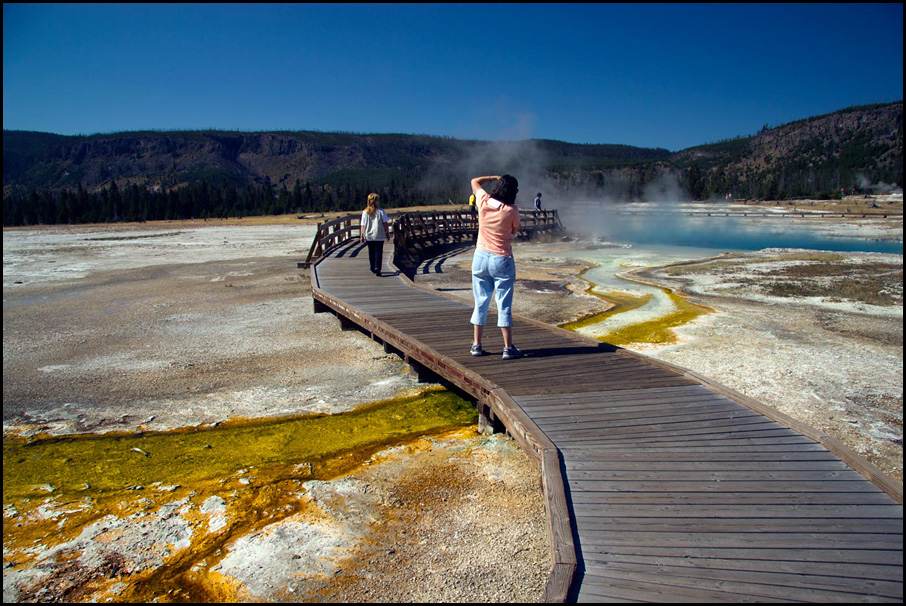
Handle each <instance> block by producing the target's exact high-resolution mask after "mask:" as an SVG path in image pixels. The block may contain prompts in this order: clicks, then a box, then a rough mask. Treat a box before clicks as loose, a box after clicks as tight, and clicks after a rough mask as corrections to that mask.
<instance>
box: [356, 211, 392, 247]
mask: <svg viewBox="0 0 906 606" xmlns="http://www.w3.org/2000/svg"><path fill="white" fill-rule="evenodd" d="M384 223H390V217H388V216H387V213H386V212H384V209H383V208H379V209H377V212H375V213H374V214H373V215H369V214H368V211H366V210H363V211H362V236H364V237H365V240H368V241H371V242H383V241H384V240H386V239H387V232H385V231H384Z"/></svg>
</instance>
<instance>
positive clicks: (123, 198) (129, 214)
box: [3, 180, 425, 227]
mask: <svg viewBox="0 0 906 606" xmlns="http://www.w3.org/2000/svg"><path fill="white" fill-rule="evenodd" d="M371 192H377V193H379V194H381V199H382V202H381V204H382V206H384V207H385V208H398V207H402V206H415V205H418V204H424V203H425V199H424V197H419V196H418V195H417V194H416V193H415V192H414V191H413V190H412V189H411V188H408V187H405V186H404V185H403V184H402V183H399V182H395V181H391V183H389V184H387V185H384V186H380V187H375V188H370V187H368V186H367V185H366V186H364V187H359V186H356V185H350V184H346V185H339V186H331V185H329V184H312V183H309V182H305V183H302V182H301V181H299V180H297V181H296V183H295V185H294V186H293V187H292V189H287V188H286V187H285V186H281V187H280V188H275V187H273V186H272V185H271V184H269V183H265V184H263V185H259V186H247V187H245V188H240V187H235V186H232V185H226V184H224V185H219V186H218V185H213V184H209V183H207V182H206V181H204V180H202V181H200V182H198V183H193V184H189V185H187V186H184V187H181V188H178V189H171V190H169V191H162V190H160V189H159V188H155V189H153V190H152V189H151V188H148V187H145V186H139V185H138V184H134V183H133V184H130V185H125V186H123V187H122V188H120V187H118V186H117V184H116V182H115V181H112V182H111V183H110V184H109V185H108V186H106V187H103V188H101V189H100V190H99V191H97V192H88V191H87V190H86V189H85V188H83V187H82V186H81V185H79V187H78V188H77V189H76V190H71V189H68V188H61V189H59V190H57V191H49V190H34V191H32V192H31V193H30V194H29V195H27V196H17V195H10V196H8V197H5V198H4V199H3V226H4V227H14V226H29V225H54V224H76V223H118V222H122V221H126V222H134V221H138V222H141V221H156V220H181V219H209V218H210V219H213V218H227V217H247V216H257V215H282V214H288V213H318V212H331V211H349V210H353V209H360V208H364V206H365V199H366V197H367V195H368V194H369V193H371Z"/></svg>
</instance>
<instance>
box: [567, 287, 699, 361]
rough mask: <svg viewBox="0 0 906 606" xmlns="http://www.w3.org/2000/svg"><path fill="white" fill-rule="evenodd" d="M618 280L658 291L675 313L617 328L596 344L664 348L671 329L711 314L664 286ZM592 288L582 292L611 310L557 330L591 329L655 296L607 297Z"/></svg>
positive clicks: (673, 336) (671, 339) (672, 335)
mask: <svg viewBox="0 0 906 606" xmlns="http://www.w3.org/2000/svg"><path fill="white" fill-rule="evenodd" d="M584 273H585V272H582V274H580V277H581V276H582V275H583V274H584ZM620 277H622V278H623V279H624V280H629V281H631V282H638V283H640V284H646V285H647V286H651V287H653V288H658V289H660V290H661V291H662V292H663V293H664V294H666V295H667V296H668V297H669V298H670V300H671V301H672V302H673V304H674V305H675V306H676V311H674V312H672V313H669V314H667V315H665V316H662V317H660V318H655V319H653V320H649V321H646V322H639V323H636V324H631V325H629V326H624V327H623V328H619V329H617V330H614V331H612V332H609V333H607V334H605V335H601V336H598V337H597V339H598V340H599V341H604V342H607V343H610V344H611V345H616V346H618V347H623V346H626V345H629V344H632V343H650V344H655V345H667V344H670V343H675V342H676V333H674V332H673V330H672V329H673V328H676V327H678V326H682V325H684V324H687V323H689V322H691V321H693V320H695V318H697V317H698V316H700V315H702V314H705V313H709V312H711V311H714V310H713V309H711V308H710V307H706V306H704V305H699V304H697V303H692V302H691V301H688V300H687V299H685V298H683V297H681V296H680V295H678V294H676V293H675V292H673V291H672V290H670V289H669V288H665V287H663V286H659V285H657V284H652V283H649V282H644V281H642V280H637V279H634V278H629V277H626V276H620ZM594 288H595V285H594V284H592V285H591V286H589V287H588V288H587V289H586V290H585V292H586V293H588V294H590V295H594V296H596V297H598V298H600V299H603V300H605V301H607V302H608V303H610V304H612V305H613V307H612V308H610V309H608V310H607V311H604V312H601V313H597V314H593V315H590V316H587V317H585V318H579V319H578V320H574V321H572V322H564V323H563V324H559V327H560V328H565V329H566V330H572V331H576V330H578V329H580V328H585V327H587V326H593V325H595V324H598V323H599V322H603V321H604V320H607V319H608V318H610V317H613V316H615V315H617V314H621V313H625V312H627V311H632V310H634V309H638V308H640V307H643V306H644V305H646V304H647V303H648V302H649V301H650V300H651V299H652V297H653V296H654V295H652V294H644V295H633V294H630V293H627V292H620V291H609V292H607V293H606V294H600V293H597V292H595V291H594Z"/></svg>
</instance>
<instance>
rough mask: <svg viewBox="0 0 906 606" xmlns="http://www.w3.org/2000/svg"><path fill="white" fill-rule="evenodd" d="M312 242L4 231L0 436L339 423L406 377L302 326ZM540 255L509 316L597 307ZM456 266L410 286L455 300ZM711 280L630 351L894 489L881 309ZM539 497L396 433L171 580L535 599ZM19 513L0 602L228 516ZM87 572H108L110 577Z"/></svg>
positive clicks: (496, 467)
mask: <svg viewBox="0 0 906 606" xmlns="http://www.w3.org/2000/svg"><path fill="white" fill-rule="evenodd" d="M312 233H313V227H311V226H298V225H271V226H245V227H228V226H219V225H213V226H212V225H207V226H204V225H200V224H198V223H196V224H189V223H178V224H171V225H166V226H161V225H146V226H140V227H135V226H132V227H125V226H113V227H106V226H105V227H97V228H47V229H37V230H12V231H5V232H4V289H3V290H4V337H3V339H4V343H3V345H4V346H3V381H4V384H3V395H4V433H5V435H7V434H9V433H20V434H21V433H24V434H30V433H37V432H50V433H60V434H65V433H73V432H98V431H109V430H133V429H136V428H138V427H144V428H145V429H147V430H155V429H160V430H163V429H167V428H171V427H182V426H187V425H207V424H212V423H216V422H218V421H222V420H224V419H226V418H230V417H237V416H238V417H261V416H278V415H284V414H294V413H301V412H339V411H344V410H349V409H351V408H354V407H355V406H357V405H359V404H363V403H367V402H370V401H374V400H377V399H381V398H387V397H392V396H397V395H401V394H405V393H413V392H415V391H417V390H418V389H420V388H421V387H423V386H419V385H418V384H416V383H414V382H413V380H412V379H411V378H410V377H409V376H408V374H407V372H406V370H407V369H406V368H405V366H404V364H403V363H402V362H401V361H400V360H399V359H398V358H396V357H394V356H391V355H387V354H385V353H384V352H383V351H382V349H381V348H380V347H379V346H378V345H376V344H375V343H373V342H372V341H370V340H369V339H367V338H366V337H364V336H363V335H361V334H360V333H358V332H355V331H350V332H343V331H340V330H339V328H338V325H337V321H336V319H335V318H334V317H333V316H330V315H329V314H318V315H315V314H313V313H312V305H311V299H310V295H309V291H308V276H307V273H306V272H303V271H302V270H298V269H296V267H295V263H296V261H297V260H299V259H301V258H302V257H303V255H304V252H305V251H307V248H308V244H309V241H310V238H311V235H312ZM554 248H556V249H557V250H558V251H559V250H560V248H562V245H561V244H559V243H548V244H530V245H528V244H520V245H518V247H517V250H516V254H517V258H519V259H520V263H519V264H518V265H519V271H520V276H519V277H520V280H519V284H518V286H517V294H516V312H517V313H521V314H523V315H527V316H531V317H536V318H538V319H540V320H542V321H546V322H550V323H557V322H562V321H565V320H568V319H571V318H573V317H576V316H581V315H584V314H586V313H590V312H594V311H601V310H604V309H606V307H607V305H606V303H604V302H602V301H601V300H600V299H598V298H596V297H592V296H589V295H585V294H583V291H584V288H585V286H586V284H585V283H584V282H583V280H581V279H579V278H577V277H576V274H577V273H578V271H579V270H581V268H582V267H584V266H585V265H587V262H586V261H584V260H583V259H582V255H581V252H580V251H578V250H577V251H576V254H575V255H574V256H569V257H568V258H566V259H564V258H563V255H561V254H560V253H559V252H558V254H556V255H553V254H548V253H551V252H552V251H553V250H554ZM468 258H469V255H468V253H464V254H462V255H460V256H453V257H451V258H448V259H445V260H444V262H443V263H442V264H441V266H440V270H441V271H440V272H439V273H438V272H437V264H434V266H433V267H432V268H429V271H428V273H421V274H420V275H419V276H418V277H417V278H416V279H417V281H421V282H422V283H424V284H429V285H433V286H435V287H438V288H443V289H445V290H446V291H447V292H452V293H454V294H460V295H463V296H466V297H468V296H469V287H468V284H469V279H468V273H467V267H468ZM899 259H900V263H902V257H899ZM662 278H663V279H664V280H668V279H669V278H668V277H667V276H662ZM711 279H712V278H711V277H708V276H700V275H699V276H697V277H695V279H694V282H690V281H689V280H686V281H684V282H683V284H682V285H683V286H684V287H685V288H686V289H687V290H690V291H692V292H693V293H694V294H695V296H696V297H697V298H700V299H701V300H702V301H703V302H705V303H708V304H711V305H712V306H714V307H716V308H717V309H718V312H717V313H715V314H709V315H707V316H704V317H702V318H701V319H700V320H698V321H697V322H695V324H693V325H691V326H688V327H686V328H684V329H682V330H681V335H682V338H681V341H680V342H679V343H678V344H676V345H673V346H670V347H666V348H661V349H659V350H646V351H645V353H647V354H649V355H654V356H657V357H660V358H662V359H664V360H667V361H670V362H672V363H675V364H679V365H681V366H684V367H687V368H690V369H692V370H696V371H698V372H701V373H702V374H704V375H707V376H709V377H711V378H713V379H715V380H717V381H718V382H721V383H723V384H725V385H727V386H729V387H732V388H734V389H737V390H739V391H742V392H744V393H747V394H748V395H750V396H752V397H754V398H756V399H759V400H761V401H763V402H765V403H767V404H769V405H772V406H774V407H776V408H779V409H780V410H781V411H783V412H786V413H787V414H790V415H791V416H794V417H796V418H800V419H802V420H804V421H806V422H808V423H810V424H812V425H814V426H816V427H818V428H819V429H822V430H824V431H826V432H828V433H830V434H832V435H838V436H839V437H840V438H841V439H843V440H844V441H845V442H846V443H847V444H849V445H850V446H851V447H852V448H854V449H855V450H857V451H858V452H861V453H863V454H864V455H866V456H867V457H868V458H869V459H871V460H872V461H873V462H874V463H875V464H877V465H878V466H879V467H881V468H882V469H884V470H885V471H886V472H888V473H890V474H892V475H894V476H897V477H899V478H902V302H900V304H899V306H898V308H896V307H895V308H894V309H893V310H890V309H876V308H873V307H871V306H868V307H866V306H861V307H859V306H858V305H848V306H847V305H836V304H835V305H829V304H827V303H822V302H820V301H790V300H784V301H782V305H781V304H778V302H777V301H771V300H769V299H764V298H761V297H756V298H752V297H746V296H738V295H735V296H729V295H727V294H726V293H715V292H714V291H713V286H712V285H711V284H710V280H711ZM900 289H902V286H900ZM901 295H902V292H901V290H900V296H901ZM465 332H466V334H465V336H464V340H465V341H468V332H469V331H468V327H466V331H465ZM517 339H518V337H517ZM517 342H518V341H517ZM740 343H743V344H745V346H744V347H741V346H740ZM753 352H757V355H753ZM164 494H166V493H164ZM540 497H541V490H540V485H539V481H538V475H537V472H536V470H535V469H534V468H533V467H532V465H531V463H530V462H529V460H528V457H527V456H526V455H525V454H524V453H521V452H520V451H519V449H518V448H516V447H515V446H514V445H513V443H512V441H511V440H509V439H508V438H506V437H505V436H493V437H491V438H487V437H483V436H478V435H475V434H474V433H469V431H467V432H465V433H463V432H459V433H457V434H455V435H449V436H440V437H438V438H434V439H432V440H419V441H417V442H415V443H413V444H410V445H409V446H407V447H406V448H404V449H399V450H395V449H390V450H388V451H386V452H384V453H382V454H381V455H378V456H375V457H373V460H371V461H369V464H367V465H363V466H362V467H360V468H358V469H357V470H356V471H354V472H352V473H351V474H349V475H347V476H345V477H343V478H340V479H337V480H335V481H332V482H327V483H314V484H309V485H306V486H304V487H303V488H301V489H300V490H299V493H298V499H299V502H300V503H303V504H304V507H302V506H300V511H299V513H296V514H293V515H291V516H288V517H283V518H281V519H280V520H279V521H275V522H274V523H272V524H264V525H262V526H260V527H258V528H256V529H255V530H254V531H250V532H248V533H246V534H241V533H240V534H238V535H237V536H232V537H230V538H229V540H225V542H224V548H223V549H222V550H221V551H220V552H218V555H217V556H216V557H214V556H208V557H207V558H206V559H205V560H203V561H197V562H194V565H193V566H191V571H192V572H193V574H194V575H195V577H196V578H197V580H198V582H199V583H200V584H201V585H203V587H204V591H205V592H206V593H204V594H203V595H204V596H206V597H208V598H212V599H221V600H229V599H243V600H259V599H264V600H312V599H320V600H324V601H334V600H348V601H365V600H376V601H395V600H402V601H410V600H413V601H429V600H430V601H465V600H468V601H502V600H506V601H530V600H536V599H537V598H538V597H539V596H540V594H541V590H542V589H543V585H544V580H545V578H546V574H547V567H548V565H549V564H548V554H547V545H546V541H547V537H546V532H545V530H544V515H543V507H541V506H540V503H541V498H540ZM34 500H35V501H39V500H40V506H38V507H34V503H32V504H31V508H30V509H29V513H28V515H25V514H21V513H20V512H18V511H17V509H16V507H15V506H14V505H12V504H7V503H4V599H5V601H6V600H12V601H15V600H20V601H22V600H30V599H70V600H92V599H105V598H106V597H116V596H118V595H122V594H123V592H124V591H125V589H126V587H127V585H128V583H129V581H130V579H131V578H133V577H131V576H130V574H132V573H136V572H139V573H140V572H141V571H142V570H148V569H154V568H155V567H165V566H166V565H167V564H168V563H170V562H173V561H174V560H175V559H177V558H180V557H183V556H185V555H186V554H189V553H191V552H192V550H193V548H194V546H195V545H197V544H198V542H199V541H202V540H208V539H210V537H212V536H216V535H217V533H219V532H223V528H225V527H226V526H227V525H228V523H229V521H230V520H231V519H232V517H234V516H235V515H236V513H237V512H235V511H234V510H233V509H231V508H234V507H236V506H237V503H235V502H232V501H231V500H229V499H222V498H221V499H220V500H218V499H217V498H213V497H211V496H210V495H206V494H204V493H197V494H189V495H185V496H180V497H179V498H176V497H174V499H173V501H172V502H167V501H166V499H163V500H161V499H157V500H154V502H153V505H152V504H146V505H145V506H144V507H143V506H142V505H141V503H140V502H139V500H138V499H136V500H134V501H129V502H128V503H126V502H127V501H128V500H129V499H128V497H124V503H125V504H124V506H123V511H122V512H117V511H115V510H112V509H107V510H105V516H104V517H103V518H101V519H98V520H95V522H93V523H91V524H86V525H84V526H81V527H79V528H77V529H73V528H70V527H68V526H66V525H65V523H66V521H67V519H68V517H69V516H74V515H77V512H80V511H81V512H85V511H91V509H92V507H95V506H96V505H97V504H96V503H93V502H92V501H91V500H90V499H89V500H82V501H79V502H74V503H73V502H68V503H64V502H60V501H58V500H57V499H55V498H54V496H53V494H52V493H51V494H49V495H46V496H41V495H39V494H36V496H35V499H34ZM127 505H128V506H127ZM73 512H76V513H73ZM49 521H50V522H54V523H57V524H58V525H59V528H61V529H65V532H61V533H59V535H58V536H51V535H48V536H46V537H44V538H42V539H39V540H36V541H35V543H34V544H30V545H28V546H27V547H23V546H22V545H19V544H15V542H14V541H13V538H14V536H13V535H14V534H15V533H8V532H7V529H8V528H9V529H15V528H16V526H15V525H16V524H22V525H23V526H21V527H19V528H20V530H21V529H22V528H28V527H29V525H35V524H47V523H48V522H49ZM138 554H143V555H142V556H141V557H139V555H138ZM130 558H131V559H130ZM190 559H191V558H190ZM110 562H125V564H120V565H118V567H114V569H113V572H115V573H116V574H114V573H113V572H111V570H112V569H111V564H110ZM164 597H166V596H164ZM172 597H176V596H172Z"/></svg>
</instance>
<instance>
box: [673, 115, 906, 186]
mask: <svg viewBox="0 0 906 606" xmlns="http://www.w3.org/2000/svg"><path fill="white" fill-rule="evenodd" d="M673 161H674V162H675V163H676V165H677V166H679V167H681V168H682V169H684V170H685V171H686V172H687V174H688V173H689V172H690V171H692V172H693V173H695V172H697V173H698V175H699V176H700V179H701V181H700V183H699V188H700V189H701V188H706V189H708V190H710V192H711V193H713V194H719V193H721V192H728V193H729V192H738V194H739V195H740V196H745V197H756V198H767V199H774V198H778V197H779V198H785V197H790V196H816V195H820V194H825V195H827V194H831V193H835V192H839V190H840V188H846V189H847V191H850V189H851V188H856V189H857V190H872V189H874V190H878V189H889V188H893V187H895V186H899V187H902V185H903V103H902V102H898V103H890V104H885V105H872V106H864V107H855V108H850V109H846V110H842V111H838V112H834V113H832V114H826V115H824V116H818V117H814V118H808V119H805V120H799V121H797V122H791V123H790V124H784V125H782V126H778V127H775V128H767V127H765V128H764V129H762V130H761V132H759V133H758V134H757V135H754V136H752V137H745V138H740V139H736V140H733V141H725V142H721V143H717V144H713V145H703V146H700V147H693V148H690V149H687V150H683V151H681V152H679V153H677V154H675V155H674V157H673ZM706 197H707V196H706Z"/></svg>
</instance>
